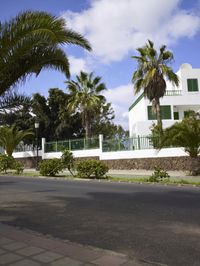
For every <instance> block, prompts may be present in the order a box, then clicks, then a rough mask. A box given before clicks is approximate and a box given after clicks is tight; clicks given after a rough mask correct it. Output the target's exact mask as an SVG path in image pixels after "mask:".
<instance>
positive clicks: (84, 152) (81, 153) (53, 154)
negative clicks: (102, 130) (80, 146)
mask: <svg viewBox="0 0 200 266" xmlns="http://www.w3.org/2000/svg"><path fill="white" fill-rule="evenodd" d="M72 153H73V155H74V157H75V158H81V157H98V156H99V155H100V149H92V150H80V151H72ZM61 155H62V152H49V153H44V155H43V159H52V158H61Z"/></svg>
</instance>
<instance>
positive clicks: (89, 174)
mask: <svg viewBox="0 0 200 266" xmlns="http://www.w3.org/2000/svg"><path fill="white" fill-rule="evenodd" d="M76 170H77V176H78V177H80V178H97V179H103V178H106V177H105V174H106V173H107V172H108V170H109V169H108V166H107V165H106V164H105V163H103V162H101V161H98V160H84V161H81V162H78V163H77V164H76Z"/></svg>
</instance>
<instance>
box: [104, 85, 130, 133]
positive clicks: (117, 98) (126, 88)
mask: <svg viewBox="0 0 200 266" xmlns="http://www.w3.org/2000/svg"><path fill="white" fill-rule="evenodd" d="M104 96H105V97H106V99H107V101H108V102H111V103H112V107H113V109H114V111H115V123H116V124H119V125H121V126H122V127H123V128H124V129H128V108H129V107H130V105H131V104H132V103H133V101H134V93H133V85H131V84H128V85H122V86H119V87H116V88H113V89H109V90H107V91H106V92H105V93H104Z"/></svg>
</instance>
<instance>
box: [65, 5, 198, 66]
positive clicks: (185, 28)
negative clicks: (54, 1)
mask: <svg viewBox="0 0 200 266" xmlns="http://www.w3.org/2000/svg"><path fill="white" fill-rule="evenodd" d="M180 2H181V0H162V1H161V0H91V5H90V7H89V8H88V9H86V10H83V11H81V12H80V13H75V12H71V11H67V12H65V13H63V14H62V16H63V17H64V18H66V21H67V25H68V26H69V27H71V28H73V29H74V30H77V31H78V32H80V33H82V34H84V35H85V36H86V37H87V38H88V39H89V41H90V42H91V44H92V47H93V54H94V55H95V56H96V57H98V58H99V59H100V60H101V61H103V62H111V61H119V60H121V59H123V58H124V57H125V56H126V55H127V54H128V53H129V52H130V51H133V50H134V49H135V48H137V47H139V46H141V45H143V44H144V43H145V42H146V40H147V39H148V38H150V39H152V40H154V41H155V42H156V43H157V44H158V45H160V44H173V43H175V42H176V41H177V40H178V39H179V38H181V37H192V36H194V35H195V33H196V32H197V31H198V30H199V27H200V18H199V17H198V16H196V15H195V14H193V13H192V11H188V12H186V11H185V10H182V9H180V7H179V4H180Z"/></svg>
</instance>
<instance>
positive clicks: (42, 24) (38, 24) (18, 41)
mask: <svg viewBox="0 0 200 266" xmlns="http://www.w3.org/2000/svg"><path fill="white" fill-rule="evenodd" d="M65 44H75V45H79V46H81V47H83V48H85V49H87V50H89V51H90V50H91V47H90V44H89V43H88V41H87V40H86V39H85V38H84V37H83V36H81V35H80V34H78V33H76V32H74V31H72V30H70V29H67V28H66V25H65V21H64V19H62V18H57V17H55V16H53V15H51V14H48V13H46V12H41V11H36V12H33V11H26V12H23V13H21V14H19V15H18V16H16V17H15V18H13V19H11V20H10V21H8V22H4V23H0V95H2V94H3V93H4V92H5V91H7V90H8V89H10V88H11V87H13V86H14V85H16V84H17V83H19V82H20V81H22V80H25V79H26V78H27V76H28V75H30V74H36V75H38V74H39V73H40V71H41V70H42V69H44V68H47V69H55V70H59V71H61V72H63V73H64V74H65V75H66V76H67V77H69V76H70V72H69V61H68V58H67V56H66V54H65V53H64V51H63V50H62V49H61V45H65Z"/></svg>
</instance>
